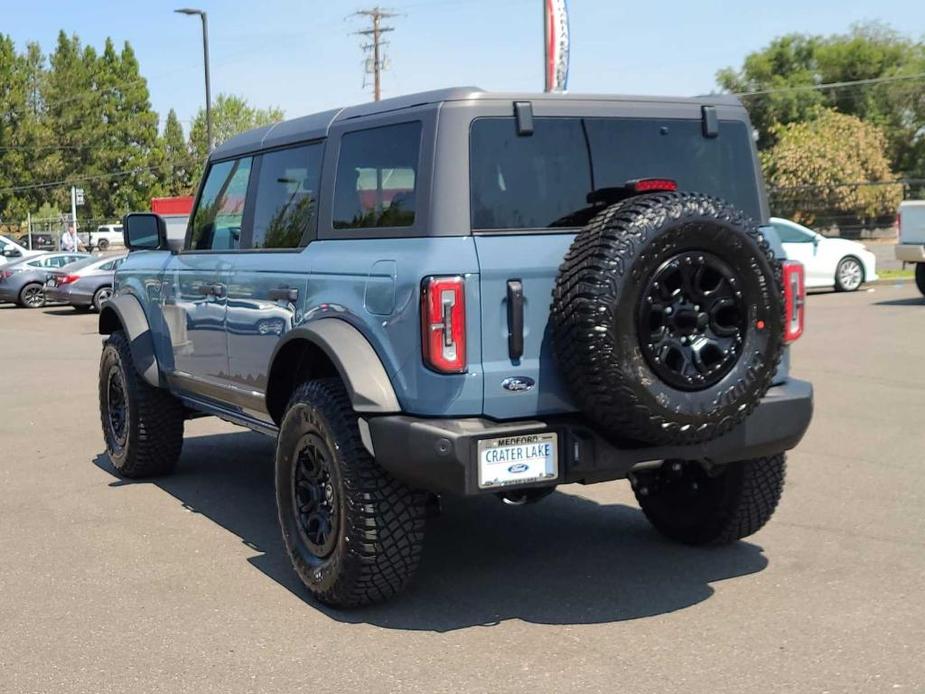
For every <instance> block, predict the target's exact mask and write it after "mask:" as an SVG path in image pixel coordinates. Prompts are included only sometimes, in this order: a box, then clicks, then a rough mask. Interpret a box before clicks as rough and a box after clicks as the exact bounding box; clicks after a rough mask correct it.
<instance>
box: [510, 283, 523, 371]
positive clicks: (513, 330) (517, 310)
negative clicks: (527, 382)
mask: <svg viewBox="0 0 925 694" xmlns="http://www.w3.org/2000/svg"><path fill="white" fill-rule="evenodd" d="M507 329H508V338H507V351H508V354H509V355H510V357H511V359H512V360H513V361H517V360H518V359H520V358H521V357H522V356H523V355H524V285H523V282H521V281H520V280H508V281H507Z"/></svg>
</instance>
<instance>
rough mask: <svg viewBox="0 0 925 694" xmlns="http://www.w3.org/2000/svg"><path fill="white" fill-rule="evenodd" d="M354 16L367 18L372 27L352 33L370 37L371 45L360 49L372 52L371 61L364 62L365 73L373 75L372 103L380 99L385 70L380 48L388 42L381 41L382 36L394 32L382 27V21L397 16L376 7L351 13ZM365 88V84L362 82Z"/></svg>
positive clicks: (368, 44) (391, 28)
mask: <svg viewBox="0 0 925 694" xmlns="http://www.w3.org/2000/svg"><path fill="white" fill-rule="evenodd" d="M353 14H354V15H355V16H363V17H369V19H370V21H371V22H372V26H371V27H370V28H369V29H364V30H362V31H355V32H353V33H355V34H359V35H360V36H370V37H372V43H367V44H365V45H364V46H363V47H362V48H363V50H364V51H367V52H369V51H372V61H371V64H370V60H369V58H367V61H366V73H367V74H368V73H370V72H371V73H372V74H373V101H379V99H381V98H382V71H383V70H384V69H385V68H386V65H385V57H384V56H383V54H382V47H383V46H385V45H388V42H384V41H382V35H383V34H384V33H386V32H388V31H395V29H394V28H393V27H388V26H383V25H382V20H383V19H388V18H390V17H397V16H398V15H397V14H396V13H394V12H389V11H388V10H383V9H382V8H381V7H379V6H378V5H377V6H376V7H373V8H372V9H371V10H360V11H358V12H354V13H353ZM364 86H365V82H364Z"/></svg>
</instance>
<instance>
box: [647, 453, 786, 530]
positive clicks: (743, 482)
mask: <svg viewBox="0 0 925 694" xmlns="http://www.w3.org/2000/svg"><path fill="white" fill-rule="evenodd" d="M786 467H787V463H786V456H785V455H784V454H783V453H778V454H777V455H773V456H770V457H767V458H754V459H752V460H740V461H738V462H735V463H729V464H728V465H724V466H721V467H717V468H714V469H712V470H708V469H706V468H704V467H703V466H702V465H700V464H699V463H696V462H692V461H683V460H666V461H665V462H664V463H662V465H661V466H660V467H658V468H655V469H650V470H643V471H640V472H638V473H634V474H633V476H632V484H633V492H634V493H635V494H636V500H637V501H638V502H639V506H640V507H641V508H642V511H643V513H645V514H646V518H648V519H649V522H651V523H652V525H653V526H655V528H656V530H658V531H659V532H661V533H662V534H663V535H665V536H666V537H668V538H670V539H672V540H676V541H678V542H683V543H685V544H689V545H707V544H713V545H722V544H729V543H731V542H735V541H736V540H740V539H742V538H743V537H748V536H749V535H752V534H754V533H756V532H758V531H759V530H760V529H761V528H762V527H764V525H765V523H767V522H768V521H769V520H770V519H771V516H772V515H773V514H774V510H775V509H776V508H777V504H778V502H779V501H780V497H781V493H782V492H783V490H784V473H785V471H786Z"/></svg>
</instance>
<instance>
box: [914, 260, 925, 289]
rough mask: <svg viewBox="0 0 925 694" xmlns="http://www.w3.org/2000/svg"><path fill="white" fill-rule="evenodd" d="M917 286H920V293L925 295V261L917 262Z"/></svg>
mask: <svg viewBox="0 0 925 694" xmlns="http://www.w3.org/2000/svg"><path fill="white" fill-rule="evenodd" d="M915 286H916V287H918V290H919V293H920V294H921V295H922V296H925V263H916V264H915Z"/></svg>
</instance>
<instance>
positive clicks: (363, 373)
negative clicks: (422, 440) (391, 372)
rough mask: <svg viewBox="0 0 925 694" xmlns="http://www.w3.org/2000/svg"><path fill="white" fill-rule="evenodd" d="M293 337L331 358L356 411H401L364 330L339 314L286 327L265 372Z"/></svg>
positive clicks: (389, 380)
mask: <svg viewBox="0 0 925 694" xmlns="http://www.w3.org/2000/svg"><path fill="white" fill-rule="evenodd" d="M294 340H305V341H307V342H310V343H312V344H313V345H315V346H316V347H318V348H319V349H321V351H322V352H324V354H325V355H326V356H327V357H328V359H330V360H331V363H332V364H334V367H335V368H336V369H337V373H338V374H339V375H340V378H341V380H342V381H343V382H344V386H345V387H346V388H347V394H348V395H349V396H350V402H351V404H352V405H353V409H354V410H355V411H356V412H363V413H367V414H392V413H395V412H401V405H400V404H399V402H398V397H397V396H396V395H395V389H394V388H393V387H392V381H391V379H389V376H388V374H387V373H386V371H385V367H384V366H383V365H382V360H381V359H379V355H378V354H376V350H375V349H373V346H372V345H371V344H370V343H369V340H367V339H366V337H365V336H364V335H363V333H361V332H360V331H359V330H357V329H356V328H355V327H354V326H352V325H351V324H350V323H348V322H347V321H344V320H341V319H339V318H322V319H319V320H316V321H313V322H311V323H308V324H306V325H302V326H300V327H298V328H295V329H294V330H291V331H289V332H288V333H286V336H285V337H284V338H283V339H282V340H280V341H279V343H278V344H277V345H276V348H275V349H274V350H273V355H272V356H271V357H270V365H269V370H268V371H267V373H272V370H273V365H274V363H275V362H276V357H277V355H278V354H279V353H280V352H281V351H282V350H283V348H284V347H285V346H286V345H287V344H289V343H291V342H293V341H294ZM268 395H269V393H268Z"/></svg>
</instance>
